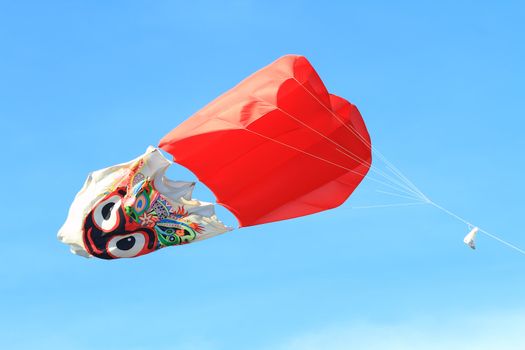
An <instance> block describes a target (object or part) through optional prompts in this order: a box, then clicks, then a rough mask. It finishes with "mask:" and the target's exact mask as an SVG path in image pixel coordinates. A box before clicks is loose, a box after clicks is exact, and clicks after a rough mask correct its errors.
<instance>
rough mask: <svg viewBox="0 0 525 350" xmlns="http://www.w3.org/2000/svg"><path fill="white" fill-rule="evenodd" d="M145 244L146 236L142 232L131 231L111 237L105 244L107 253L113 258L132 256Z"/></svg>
mask: <svg viewBox="0 0 525 350" xmlns="http://www.w3.org/2000/svg"><path fill="white" fill-rule="evenodd" d="M145 245H146V237H145V236H144V235H143V234H142V233H133V234H129V235H125V236H118V237H114V238H112V239H111V240H110V241H109V242H108V245H107V251H108V253H109V254H110V255H111V256H113V257H115V258H133V257H134V256H137V255H138V254H139V253H140V252H141V251H142V249H143V248H144V246H145Z"/></svg>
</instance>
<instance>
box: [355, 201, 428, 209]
mask: <svg viewBox="0 0 525 350" xmlns="http://www.w3.org/2000/svg"><path fill="white" fill-rule="evenodd" d="M424 204H427V203H424V202H411V203H394V204H379V205H365V206H351V207H350V208H351V209H370V208H390V207H407V206H411V205H424Z"/></svg>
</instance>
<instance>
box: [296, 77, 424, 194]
mask: <svg viewBox="0 0 525 350" xmlns="http://www.w3.org/2000/svg"><path fill="white" fill-rule="evenodd" d="M292 79H293V80H295V82H296V83H297V84H299V86H301V87H302V88H303V90H305V91H306V92H308V93H309V94H310V95H311V96H312V97H313V98H314V99H315V100H316V101H317V102H318V103H319V104H320V105H321V106H323V107H324V108H325V109H326V110H327V111H328V112H329V113H331V114H332V115H333V116H334V117H335V119H337V120H338V121H339V122H340V123H341V124H342V125H343V126H344V127H345V128H346V129H348V130H349V131H350V132H352V133H353V134H354V135H355V136H357V137H358V138H359V139H360V140H361V142H363V144H365V145H366V146H367V147H368V148H369V149H370V150H371V151H375V152H376V153H377V154H378V155H379V157H380V158H381V159H382V160H383V162H385V163H386V164H387V163H390V162H388V161H387V160H386V157H385V156H383V155H382V153H381V152H379V151H378V150H377V149H376V148H375V147H374V146H373V145H372V144H371V143H370V142H368V141H367V140H366V139H365V138H364V137H363V136H362V135H361V134H360V133H359V132H357V130H355V128H354V127H353V126H349V125H347V124H346V123H345V122H344V121H342V120H341V119H340V118H339V117H338V116H337V115H336V113H334V112H333V111H332V110H331V109H330V108H328V106H326V105H325V104H324V103H323V102H322V101H320V100H319V99H318V98H317V96H315V95H314V94H313V93H312V92H311V91H310V90H308V89H307V88H306V87H305V86H304V85H303V84H301V82H300V81H298V80H297V79H296V78H295V77H292ZM387 165H388V164H387ZM390 165H392V164H391V163H390ZM392 167H393V169H392V170H393V171H394V169H395V170H397V168H395V167H394V166H393V165H392ZM394 173H395V174H397V175H398V176H399V177H400V179H401V180H403V179H404V181H405V182H406V183H407V185H408V186H410V187H413V188H414V190H415V191H417V192H419V194H421V196H423V197H425V198H426V196H425V195H424V194H423V192H421V191H420V190H419V189H418V188H417V186H415V185H414V184H413V183H412V182H411V181H410V180H408V178H406V177H405V176H404V175H403V174H402V173H401V172H400V171H399V170H397V171H394Z"/></svg>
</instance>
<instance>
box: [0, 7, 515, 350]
mask: <svg viewBox="0 0 525 350" xmlns="http://www.w3.org/2000/svg"><path fill="white" fill-rule="evenodd" d="M524 16H525V7H524V5H523V3H522V2H520V1H505V2H501V3H499V2H496V1H439V2H438V1H413V2H407V1H396V2H387V1H385V2H382V1H373V2H366V4H365V2H354V1H352V2H346V1H339V2H337V1H322V2H320V1H286V2H280V1H238V2H223V1H218V2H211V1H210V2H200V1H192V2H191V4H190V2H186V1H185V2H175V1H0V118H1V137H0V145H1V147H2V150H3V156H2V166H1V172H0V183H1V184H2V189H3V190H2V197H3V200H2V201H0V212H1V213H2V217H1V222H2V225H1V235H0V239H1V244H0V295H1V298H0V347H1V348H4V349H41V350H44V349H53V350H59V349H81V350H83V349H102V348H105V349H130V350H134V349H160V350H167V349H213V350H216V349H228V350H231V349H321V348H322V349H389V350H391V349H443V348H445V347H446V348H448V349H462V350H464V349H477V350H479V349H495V348H498V349H523V348H524V347H525V332H523V330H524V329H525V302H524V298H523V295H524V292H525V280H524V277H523V276H524V274H523V269H524V267H525V256H523V255H520V254H518V253H516V252H515V251H512V250H510V249H508V248H506V247H505V246H503V245H501V244H499V243H498V242H496V241H493V240H491V239H489V238H487V237H483V236H482V237H480V239H479V242H478V246H479V249H478V250H477V251H471V250H469V249H468V248H467V247H465V246H464V244H463V242H462V238H463V236H464V235H465V234H466V227H465V225H463V224H461V223H459V222H458V221H455V220H454V219H452V218H450V217H448V216H446V215H444V214H443V213H441V212H439V211H437V210H436V209H434V208H432V207H430V206H421V207H407V208H404V207H402V208H385V209H369V210H364V209H363V210H357V209H351V206H352V205H356V206H358V205H369V204H382V203H381V202H380V199H378V198H377V193H375V192H374V185H373V183H370V182H366V181H365V183H364V185H363V186H362V188H360V189H359V190H358V191H357V192H356V193H355V195H354V196H353V197H352V198H351V199H350V200H349V202H348V203H346V204H345V205H344V206H342V207H341V208H338V209H336V210H333V211H330V212H326V213H321V214H318V215H313V216H310V217H305V218H301V219H297V220H291V221H286V222H280V223H274V224H269V225H264V226H258V227H252V228H246V229H242V230H239V231H234V232H232V233H229V234H226V235H223V236H220V237H217V238H214V239H211V240H208V241H204V242H201V243H198V244H192V245H188V246H184V247H175V248H171V249H165V250H163V251H160V252H157V253H155V254H150V255H148V256H144V257H141V258H139V259H134V260H120V261H109V262H108V261H99V260H96V259H91V260H87V259H83V258H80V257H77V256H74V255H72V254H70V253H69V252H68V249H67V247H66V246H64V245H62V244H60V243H59V242H58V241H57V240H56V232H57V230H58V229H59V227H60V226H61V225H62V223H63V221H64V220H65V217H66V215H67V210H68V207H69V205H70V203H71V201H72V199H73V197H74V195H75V193H76V192H77V191H78V190H79V189H80V187H81V185H82V184H83V182H84V180H85V178H86V176H87V174H88V173H89V172H90V171H92V170H94V169H99V168H103V167H106V166H109V165H112V164H115V163H120V162H123V161H127V160H130V159H132V158H134V157H136V156H138V155H140V154H141V153H142V152H144V150H145V149H146V147H147V146H148V145H150V144H153V145H155V143H156V142H157V141H158V140H159V139H160V138H161V137H162V136H163V135H164V134H165V133H167V132H168V131H169V130H171V129H172V128H173V127H175V126H176V125H177V124H178V123H180V122H181V121H183V120H184V119H185V118H187V117H188V116H190V115H191V114H193V113H194V112H195V111H197V110H198V109H199V108H201V107H202V106H204V105H205V104H206V103H207V102H209V101H210V100H212V99H213V98H215V97H216V96H218V95H219V94H220V93H222V92H224V91H226V90H227V89H229V88H231V87H232V86H234V85H235V84H236V83H237V82H238V81H240V80H241V79H243V78H244V77H245V76H247V75H248V74H250V73H252V72H254V71H255V70H257V69H259V68H261V67H262V66H264V65H266V64H269V63H270V62H272V61H273V60H275V59H276V58H278V57H280V56H281V55H283V54H287V53H297V54H302V55H305V56H306V57H308V59H309V60H310V61H311V63H312V64H313V65H314V67H316V69H317V70H318V72H319V74H320V75H321V77H322V78H323V80H324V82H325V84H326V85H327V86H328V88H329V89H330V91H332V92H334V93H336V94H338V95H341V96H344V97H346V98H348V99H349V100H350V101H352V102H353V103H355V104H356V105H357V106H358V107H359V108H360V110H361V112H362V114H363V116H364V118H365V121H366V122H367V125H368V128H369V131H370V134H371V136H372V139H373V142H374V143H375V145H376V147H377V148H378V149H380V150H381V151H382V152H383V154H385V155H386V156H387V157H388V158H389V159H390V160H391V161H392V162H393V163H394V164H396V165H397V166H398V167H399V168H400V169H402V170H403V172H404V173H405V174H406V175H407V176H408V177H409V178H411V179H412V180H413V181H414V182H415V183H416V184H417V185H418V187H420V188H421V189H422V190H423V191H424V192H425V193H426V194H427V195H428V196H429V197H430V198H432V199H433V200H434V201H436V202H437V203H440V204H442V205H444V206H445V207H447V208H449V209H451V210H453V211H454V212H457V213H459V214H460V215H461V216H463V217H466V218H467V219H468V220H470V221H472V222H474V223H475V224H477V225H480V226H481V227H483V228H485V229H486V230H488V231H490V232H494V233H497V234H498V235H500V236H501V237H503V238H505V239H507V240H509V241H511V242H513V243H515V244H517V245H520V246H525V237H524V236H523V232H524V231H523V224H522V218H523V213H524V209H525V206H524V204H523V200H522V198H523V197H524V195H525V190H524V189H523V186H522V179H523V175H522V173H523V170H524V169H525V160H524V158H523V155H522V152H523V150H524V146H525V139H524V137H523V129H524V127H525V121H524V108H523V101H524V100H525V92H524V91H525V89H524V81H525V69H524V65H523V62H525V45H524V36H525V24H524V21H523V18H524ZM169 175H170V177H172V178H176V179H184V180H189V179H193V175H192V174H191V173H189V172H188V171H187V170H185V169H182V168H180V167H178V166H174V167H173V169H171V170H170V172H169ZM196 196H197V197H198V198H200V199H204V200H213V197H212V195H211V194H210V192H209V191H208V190H207V189H206V188H204V186H203V185H200V188H199V189H198V191H197V192H196ZM386 200H391V199H390V198H386ZM218 211H219V214H220V216H221V217H222V218H224V220H225V221H226V222H228V223H230V224H234V222H235V221H234V219H233V217H232V216H231V215H230V214H229V213H227V212H226V210H224V209H218Z"/></svg>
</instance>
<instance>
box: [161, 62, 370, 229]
mask: <svg viewBox="0 0 525 350" xmlns="http://www.w3.org/2000/svg"><path fill="white" fill-rule="evenodd" d="M159 146H160V147H161V148H162V149H163V150H165V151H166V152H168V153H170V154H171V155H173V157H174V161H175V162H177V163H179V164H181V165H183V166H185V167H186V168H188V169H189V170H191V171H192V172H193V173H194V174H195V175H196V176H197V177H198V178H199V180H200V181H202V182H203V183H204V184H206V185H207V186H208V187H209V188H210V189H211V190H212V191H213V193H214V194H215V195H216V197H217V202H218V203H219V204H221V205H223V206H225V207H226V208H228V209H229V210H230V211H231V212H232V213H233V214H234V215H235V216H236V217H237V219H238V220H239V225H240V226H241V227H242V226H250V225H258V224H263V223H267V222H272V221H278V220H285V219H290V218H294V217H298V216H303V215H308V214H313V213H316V212H320V211H323V210H327V209H331V208H334V207H337V206H339V205H341V204H342V203H343V202H344V201H345V200H346V199H347V198H348V197H349V196H350V195H351V194H352V192H353V191H354V189H355V188H356V187H357V186H358V185H359V183H360V182H361V180H362V179H363V178H364V176H365V175H366V173H367V172H368V169H369V168H370V163H371V159H372V155H371V149H370V148H371V146H370V137H369V135H368V132H367V130H366V127H365V124H364V122H363V119H362V117H361V115H360V113H359V111H358V110H357V108H356V107H355V106H354V105H352V104H351V103H349V102H348V101H346V100H345V99H343V98H341V97H338V96H335V95H332V94H329V93H328V91H327V90H326V88H325V86H324V84H323V82H322V81H321V79H320V78H319V76H318V75H317V73H316V71H315V70H314V68H313V67H312V66H311V65H310V63H309V62H308V60H307V59H306V58H304V57H302V56H295V55H288V56H284V57H281V58H280V59H278V60H277V61H275V62H273V63H272V64H270V65H269V66H267V67H265V68H263V69H261V70H259V71H258V72H256V73H254V74H253V75H251V76H250V77H248V78H247V79H245V80H244V81H242V82H241V83H240V84H239V85H237V86H236V87H234V88H233V89H231V90H230V91H228V92H226V93H225V94H223V95H222V96H220V97H218V98H217V99H215V100H214V101H212V102H211V103H210V104H208V105H207V106H206V107H204V108H203V109H201V110H200V111H198V112H197V113H195V114H194V115H193V116H192V117H190V118H189V119H187V120H186V121H184V122H183V123H182V124H180V125H179V126H178V127H176V128H175V129H173V130H172V131H171V132H170V133H169V134H167V135H166V136H165V137H164V138H163V139H162V140H161V141H160V144H159Z"/></svg>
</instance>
